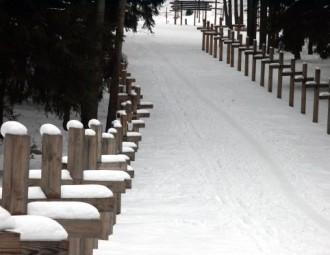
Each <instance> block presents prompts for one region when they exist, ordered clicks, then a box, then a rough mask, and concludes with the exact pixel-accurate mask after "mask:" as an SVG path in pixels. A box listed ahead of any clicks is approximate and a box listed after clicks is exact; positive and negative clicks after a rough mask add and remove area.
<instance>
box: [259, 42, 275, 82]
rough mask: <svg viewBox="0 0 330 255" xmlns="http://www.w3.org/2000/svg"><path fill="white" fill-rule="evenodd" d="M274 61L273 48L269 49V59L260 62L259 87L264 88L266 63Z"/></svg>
mask: <svg viewBox="0 0 330 255" xmlns="http://www.w3.org/2000/svg"><path fill="white" fill-rule="evenodd" d="M273 59H274V48H273V47H270V48H269V59H268V60H267V59H265V60H261V68H260V86H261V87H263V86H265V68H266V64H267V63H271V62H272V61H273Z"/></svg>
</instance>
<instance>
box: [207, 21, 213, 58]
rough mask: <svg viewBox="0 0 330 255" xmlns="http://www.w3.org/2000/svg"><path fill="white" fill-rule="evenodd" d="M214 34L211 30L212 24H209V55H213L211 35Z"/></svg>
mask: <svg viewBox="0 0 330 255" xmlns="http://www.w3.org/2000/svg"><path fill="white" fill-rule="evenodd" d="M214 35H215V31H214V30H213V24H211V31H210V32H209V35H208V36H209V38H210V39H209V43H210V46H209V54H210V55H213V36H214Z"/></svg>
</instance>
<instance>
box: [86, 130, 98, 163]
mask: <svg viewBox="0 0 330 255" xmlns="http://www.w3.org/2000/svg"><path fill="white" fill-rule="evenodd" d="M97 141H98V138H97V136H96V135H93V136H91V135H85V136H84V157H83V161H84V167H83V169H96V168H97V150H98V144H97Z"/></svg>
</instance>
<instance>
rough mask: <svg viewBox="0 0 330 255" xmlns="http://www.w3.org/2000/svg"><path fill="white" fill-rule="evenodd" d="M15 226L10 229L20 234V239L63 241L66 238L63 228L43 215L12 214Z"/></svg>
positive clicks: (66, 234)
mask: <svg viewBox="0 0 330 255" xmlns="http://www.w3.org/2000/svg"><path fill="white" fill-rule="evenodd" d="M12 218H13V221H14V223H15V227H14V228H12V231H14V232H17V233H20V234H21V238H20V239H21V240H22V241H63V240H67V239H68V233H67V232H66V231H65V229H64V228H63V227H62V226H61V225H60V224H59V223H57V222H56V221H55V220H52V219H50V218H47V217H43V216H34V215H20V216H12Z"/></svg>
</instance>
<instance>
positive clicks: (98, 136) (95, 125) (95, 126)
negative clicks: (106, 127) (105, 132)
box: [88, 119, 102, 162]
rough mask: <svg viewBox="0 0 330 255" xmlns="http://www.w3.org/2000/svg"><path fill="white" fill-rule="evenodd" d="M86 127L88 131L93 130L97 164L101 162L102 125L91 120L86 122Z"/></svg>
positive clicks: (95, 120) (97, 121)
mask: <svg viewBox="0 0 330 255" xmlns="http://www.w3.org/2000/svg"><path fill="white" fill-rule="evenodd" d="M88 126H89V128H90V129H93V130H94V131H95V133H96V139H97V141H96V142H97V148H96V155H97V162H101V155H102V153H101V151H102V124H101V122H100V121H99V120H97V119H91V120H90V121H89V122H88Z"/></svg>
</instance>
